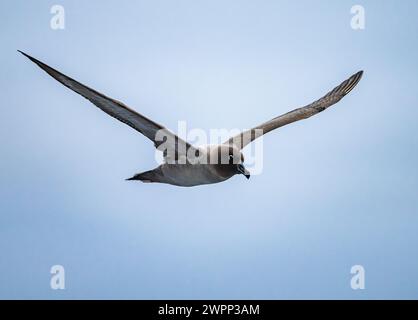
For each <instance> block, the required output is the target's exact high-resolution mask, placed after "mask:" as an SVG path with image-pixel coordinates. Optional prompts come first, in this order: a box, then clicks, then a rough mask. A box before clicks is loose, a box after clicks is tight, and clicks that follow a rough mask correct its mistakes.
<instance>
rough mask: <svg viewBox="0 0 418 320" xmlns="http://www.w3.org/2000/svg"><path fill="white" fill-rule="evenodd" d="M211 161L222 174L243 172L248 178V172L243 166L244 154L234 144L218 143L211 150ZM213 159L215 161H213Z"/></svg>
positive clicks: (230, 174) (229, 174)
mask: <svg viewBox="0 0 418 320" xmlns="http://www.w3.org/2000/svg"><path fill="white" fill-rule="evenodd" d="M210 161H211V163H212V164H214V165H215V166H216V168H217V170H218V171H219V173H220V174H222V175H223V176H233V175H235V174H243V175H244V176H245V177H246V178H247V179H250V172H249V171H248V170H247V169H246V168H245V167H244V164H243V163H244V155H243V154H242V152H241V151H240V150H239V149H238V148H236V147H235V146H228V145H220V146H218V148H217V149H214V150H213V151H212V152H211V160H210ZM213 161H215V163H214V162H213Z"/></svg>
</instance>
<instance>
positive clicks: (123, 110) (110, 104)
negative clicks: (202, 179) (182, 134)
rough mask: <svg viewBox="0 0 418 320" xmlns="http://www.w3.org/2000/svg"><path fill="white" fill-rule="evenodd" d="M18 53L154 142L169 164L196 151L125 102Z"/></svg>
mask: <svg viewBox="0 0 418 320" xmlns="http://www.w3.org/2000/svg"><path fill="white" fill-rule="evenodd" d="M18 51H19V52H20V53H21V54H23V55H24V56H26V57H27V58H29V59H30V60H31V61H32V62H34V63H35V64H37V65H38V66H39V67H40V68H41V69H42V70H44V71H45V72H46V73H48V74H49V75H50V76H51V77H53V78H54V79H55V80H57V81H59V82H61V83H62V84H63V85H64V86H66V87H67V88H69V89H71V90H73V91H75V92H77V93H78V94H80V95H81V96H83V97H84V98H86V99H87V100H89V101H90V102H92V103H93V104H94V105H96V106H97V107H99V108H100V109H101V110H103V111H104V112H106V113H107V114H108V115H110V116H112V117H114V118H116V119H118V120H119V121H122V122H123V123H126V124H127V125H128V126H130V127H132V128H134V129H135V130H136V131H138V132H140V133H142V134H143V135H144V136H146V137H147V138H148V139H150V140H151V141H152V142H153V143H154V146H155V147H156V148H158V149H160V150H161V151H163V152H164V154H165V157H166V161H168V162H169V161H176V160H178V159H179V158H182V157H186V155H187V152H188V150H189V149H190V148H193V149H194V147H193V146H192V145H190V144H189V143H188V142H186V141H184V140H182V139H180V138H179V137H178V136H176V135H175V134H174V133H172V132H171V131H169V130H168V129H166V128H165V127H163V126H162V125H160V124H158V123H156V122H154V121H152V120H150V119H148V118H146V117H144V116H143V115H141V114H139V113H138V112H136V111H134V110H132V109H130V108H128V107H127V106H126V105H124V104H123V103H122V102H120V101H117V100H115V99H112V98H109V97H107V96H105V95H104V94H102V93H100V92H98V91H96V90H94V89H91V88H89V87H87V86H85V85H83V84H82V83H80V82H78V81H76V80H74V79H72V78H70V77H67V76H66V75H64V74H62V73H61V72H59V71H57V70H55V69H53V68H51V67H49V66H48V65H46V64H45V63H43V62H41V61H39V60H37V59H35V58H33V57H31V56H29V55H28V54H26V53H24V52H22V51H20V50H18ZM167 157H169V159H167Z"/></svg>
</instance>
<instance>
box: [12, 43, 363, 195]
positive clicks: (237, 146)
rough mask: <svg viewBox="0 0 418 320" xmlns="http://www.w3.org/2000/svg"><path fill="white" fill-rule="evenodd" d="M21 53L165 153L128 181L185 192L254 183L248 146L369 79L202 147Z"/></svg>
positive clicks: (354, 79) (354, 81) (352, 79)
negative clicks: (230, 182)
mask: <svg viewBox="0 0 418 320" xmlns="http://www.w3.org/2000/svg"><path fill="white" fill-rule="evenodd" d="M19 52H20V53H22V54H23V55H24V56H26V57H27V58H29V59H30V60H31V61H32V62H34V63H35V64H37V65H38V66H39V67H40V68H41V69H43V70H44V71H45V72H47V73H48V74H49V75H50V76H52V77H53V78H54V79H55V80H57V81H59V82H61V83H62V84H63V85H64V86H66V87H68V88H69V89H71V90H73V91H75V92H76V93H78V94H80V95H81V96H83V97H84V98H86V99H88V100H89V101H90V102H92V103H93V104H94V105H96V106H97V107H98V108H100V109H101V110H103V111H104V112H106V113H107V114H109V115H110V116H112V117H114V118H116V119H118V120H119V121H121V122H123V123H125V124H127V125H129V126H130V127H132V128H133V129H135V130H136V131H138V132H139V133H141V134H143V135H144V136H145V137H147V138H148V139H150V140H151V141H152V142H153V143H154V146H155V147H156V148H157V149H158V150H160V151H162V152H164V163H163V164H161V165H160V166H158V167H157V168H155V169H154V170H150V171H146V172H142V173H138V174H136V175H134V176H133V177H132V178H129V179H127V180H138V181H142V182H158V183H167V184H171V185H176V186H183V187H192V186H197V185H203V184H212V183H218V182H222V181H225V180H227V179H229V178H231V177H233V176H234V175H236V174H243V175H244V176H246V177H247V178H249V177H250V173H249V172H248V171H247V170H246V169H245V167H244V165H243V162H244V157H243V155H242V153H241V150H242V149H243V148H244V147H245V146H246V145H247V144H249V143H251V142H252V141H254V140H255V139H257V138H258V137H259V136H261V135H263V134H266V133H268V132H270V131H272V130H274V129H277V128H279V127H281V126H284V125H287V124H289V123H292V122H295V121H298V120H302V119H306V118H309V117H311V116H313V115H315V114H317V113H319V112H322V111H323V110H325V109H327V108H328V107H330V106H331V105H333V104H335V103H337V102H338V101H340V100H341V99H342V98H343V97H344V96H345V95H346V94H348V93H349V92H350V91H351V90H352V89H353V88H354V87H355V86H356V85H357V83H358V82H359V81H360V79H361V77H362V74H363V71H360V72H357V73H356V74H354V75H352V76H351V77H350V78H349V79H347V80H345V81H344V82H342V83H341V84H340V85H339V86H337V87H335V88H334V89H333V90H331V91H330V92H329V93H327V94H326V95H325V96H323V97H322V98H321V99H319V100H316V101H315V102H313V103H311V104H309V105H307V106H305V107H302V108H297V109H295V110H293V111H290V112H288V113H285V114H283V115H281V116H279V117H276V118H273V119H271V120H270V121H267V122H265V123H263V124H261V125H259V126H256V127H254V128H253V129H250V130H247V131H245V132H243V133H241V134H239V135H237V136H235V137H232V138H230V139H229V140H228V141H225V142H224V143H222V144H220V145H211V146H206V147H199V148H198V147H195V146H192V145H191V144H189V143H188V142H186V141H184V140H182V139H181V138H179V137H178V136H176V135H175V134H174V133H172V132H171V131H169V130H168V129H166V128H165V127H163V126H161V125H160V124H158V123H156V122H154V121H152V120H150V119H148V118H146V117H145V116H143V115H141V114H139V113H138V112H136V111H134V110H132V109H130V108H129V107H127V106H126V105H124V104H123V103H122V102H119V101H117V100H114V99H112V98H109V97H107V96H105V95H104V94H102V93H100V92H98V91H96V90H94V89H91V88H89V87H87V86H85V85H83V84H82V83H80V82H78V81H76V80H74V79H72V78H70V77H67V76H66V75H64V74H62V73H61V72H59V71H57V70H55V69H53V68H51V67H49V66H48V65H46V64H44V63H43V62H41V61H39V60H37V59H35V58H33V57H31V56H29V55H27V54H26V53H23V52H21V51H19Z"/></svg>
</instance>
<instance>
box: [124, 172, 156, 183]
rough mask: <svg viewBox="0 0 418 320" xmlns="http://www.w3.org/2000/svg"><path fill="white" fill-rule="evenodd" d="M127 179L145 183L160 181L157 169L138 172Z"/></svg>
mask: <svg viewBox="0 0 418 320" xmlns="http://www.w3.org/2000/svg"><path fill="white" fill-rule="evenodd" d="M126 180H127V181H133V180H139V181H142V182H145V183H149V182H159V179H158V174H157V172H156V171H155V170H150V171H145V172H141V173H137V174H136V175H134V176H133V177H130V178H128V179H126Z"/></svg>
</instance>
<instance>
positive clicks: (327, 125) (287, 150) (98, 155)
mask: <svg viewBox="0 0 418 320" xmlns="http://www.w3.org/2000/svg"><path fill="white" fill-rule="evenodd" d="M57 3H58V4H61V5H63V6H64V8H65V10H66V29H65V30H61V31H54V30H52V29H50V26H49V20H50V18H51V14H50V13H49V10H50V8H51V6H52V5H53V4H57ZM358 3H360V4H362V5H364V7H365V9H366V29H365V30H363V31H354V30H352V29H351V28H350V19H351V15H350V8H351V6H352V5H354V4H358ZM417 12H418V3H417V2H416V1H348V0H344V1H331V0H330V1H307V0H306V1H242V0H240V1H218V0H211V1H196V0H194V1H168V0H167V1H92V0H90V1H64V0H61V1H1V3H0V21H1V28H0V35H1V44H0V47H1V50H0V57H1V64H2V72H1V73H0V86H1V88H2V97H3V102H2V104H1V105H2V107H1V111H2V112H1V114H2V116H1V117H0V145H1V162H0V163H1V170H0V175H1V176H0V251H1V259H0V298H48V299H61V298H81V299H83V298H144V299H145V298H146V299H154V298H173V299H174V298H176V299H183V298H195V299H199V298H218V299H223V298H229V299H281V298H284V299H288V298H299V299H306V298H336V299H339V298H350V299H364V298H372V299H374V298H418V254H417V250H416V246H417V244H418V233H417V230H418V195H417V189H418V185H417V181H418V180H417V179H418V170H417V163H418V152H417V147H418V126H417V116H418V98H417V93H416V92H417V87H418V77H417V70H418V60H417V58H416V57H417V49H418V46H417V41H416V35H417V31H418V30H417V29H418V21H417V19H416V17H417ZM17 49H20V50H24V51H26V52H27V53H29V54H31V55H33V56H35V57H37V58H39V59H41V60H43V61H45V62H46V63H48V64H50V65H51V66H54V67H56V68H58V69H59V70H61V71H63V72H64V73H66V74H68V75H70V76H72V77H74V78H76V79H78V80H80V81H82V82H83V83H85V84H88V85H89V86H91V87H93V88H95V89H97V90H99V91H102V92H104V93H105V94H107V95H109V96H112V97H114V98H116V99H119V100H122V101H124V102H125V103H126V104H128V105H130V106H131V107H133V108H135V109H136V110H138V111H139V112H141V113H143V114H144V115H146V116H148V117H150V118H152V119H154V120H155V121H157V122H160V123H162V124H164V125H166V126H167V127H169V128H173V129H175V128H176V126H177V121H178V120H187V122H188V126H189V127H197V128H203V129H205V130H209V129H211V128H228V127H232V128H236V127H238V128H247V127H251V126H253V125H255V124H258V123H260V122H263V121H265V120H268V119H270V118H272V117H274V116H277V115H279V114H281V113H284V112H287V111H289V110H291V109H293V108H295V107H298V106H301V105H303V104H306V103H309V102H311V101H313V100H314V99H317V98H319V97H320V96H321V95H322V94H324V93H326V92H327V91H328V90H329V89H331V88H333V86H335V85H337V84H338V83H340V82H341V81H342V80H344V79H345V78H346V77H347V76H349V75H351V74H352V73H354V72H356V71H358V70H360V69H364V70H365V75H364V78H363V80H362V81H361V82H360V84H359V86H358V87H357V88H356V89H355V90H353V92H352V93H351V94H350V95H349V96H348V97H346V98H345V99H344V100H343V101H341V102H340V103H339V104H338V105H336V106H335V107H333V108H332V109H329V110H327V111H326V112H324V113H322V114H320V115H319V116H317V117H315V118H312V119H309V120H307V121H304V122H298V123H295V124H293V125H290V126H287V127H285V128H282V129H280V130H278V131H276V132H274V133H271V134H269V135H268V136H266V138H265V139H264V151H265V153H264V171H263V174H262V175H259V176H257V177H252V178H251V179H250V180H249V181H247V180H246V179H245V178H244V177H242V176H237V177H234V178H232V179H231V180H229V181H227V182H225V183H222V184H217V185H209V186H202V187H196V188H176V187H173V186H168V185H159V184H154V185H150V184H142V183H129V182H126V181H124V179H125V178H127V177H130V176H131V175H132V174H134V173H136V172H140V171H144V170H148V169H151V168H153V167H154V166H155V162H154V149H153V146H152V144H151V143H150V142H149V141H148V140H147V139H146V138H145V137H143V136H141V135H139V134H137V133H136V132H135V131H133V130H132V129H131V128H129V127H127V126H125V125H123V124H121V123H120V122H118V121H116V120H114V119H112V118H110V117H109V116H107V115H106V114H104V113H103V112H101V111H100V110H98V109H97V108H95V107H94V106H93V105H91V104H89V103H88V102H87V101H86V100H85V99H83V98H81V97H80V96H78V95H76V94H75V93H73V92H71V91H70V90H68V89H66V88H65V87H63V86H62V85H60V84H59V83H57V82H56V81H54V80H53V79H52V78H50V77H48V76H47V75H46V74H45V73H43V72H42V71H41V70H40V69H38V68H36V66H35V65H33V64H32V63H30V62H29V61H28V60H27V59H25V58H24V57H22V56H21V55H19V54H18V53H17V52H16V50H17ZM54 264H61V265H63V266H64V267H65V270H66V290H64V291H53V290H51V289H50V287H49V279H50V274H49V269H50V267H51V266H52V265H54ZM355 264H361V265H363V266H364V267H365V269H366V289H365V290H363V291H353V290H352V289H351V288H350V277H351V275H350V268H351V266H352V265H355Z"/></svg>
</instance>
